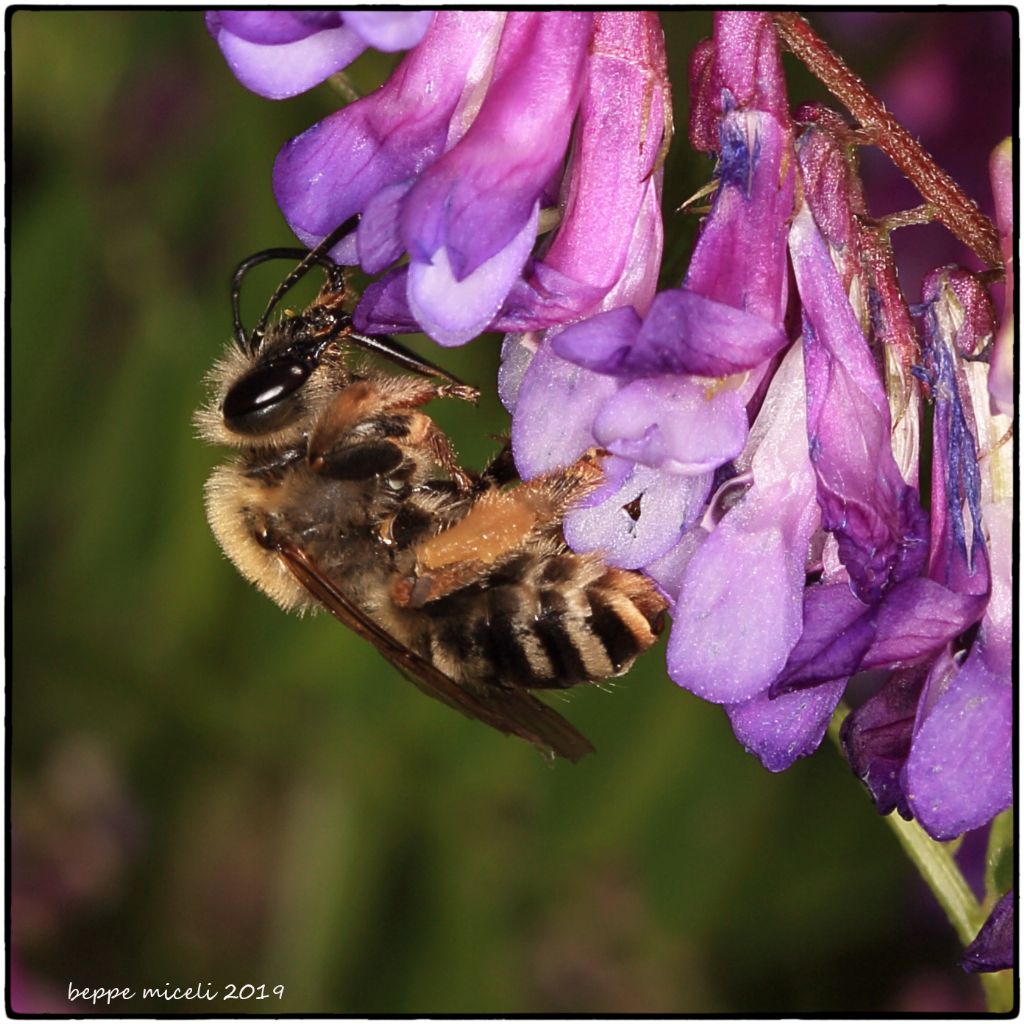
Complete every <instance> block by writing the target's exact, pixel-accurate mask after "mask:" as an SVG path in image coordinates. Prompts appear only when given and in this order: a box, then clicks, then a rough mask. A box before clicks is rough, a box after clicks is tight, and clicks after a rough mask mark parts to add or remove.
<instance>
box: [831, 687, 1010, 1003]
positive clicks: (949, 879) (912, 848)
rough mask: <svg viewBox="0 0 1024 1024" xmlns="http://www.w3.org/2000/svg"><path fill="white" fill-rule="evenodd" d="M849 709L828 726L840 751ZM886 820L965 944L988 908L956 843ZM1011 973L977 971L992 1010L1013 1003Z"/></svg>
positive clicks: (898, 820)
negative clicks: (964, 867) (957, 854)
mask: <svg viewBox="0 0 1024 1024" xmlns="http://www.w3.org/2000/svg"><path fill="white" fill-rule="evenodd" d="M849 713H850V709H849V708H848V707H847V706H846V704H845V703H842V702H841V703H840V704H839V706H838V707H837V708H836V710H835V714H833V716H832V721H831V722H830V723H829V727H828V734H829V736H830V737H831V738H832V742H833V743H834V744H835V745H836V747H837V748H838V749H839V751H840V753H843V747H842V744H841V743H840V741H839V730H840V729H841V728H842V724H843V719H845V718H846V716H847V715H848V714H849ZM885 821H886V824H887V825H888V826H889V828H891V829H892V830H893V832H894V833H895V834H896V838H897V840H899V844H900V846H902V847H903V850H904V852H905V853H906V855H907V856H908V857H909V858H910V860H911V862H912V863H913V865H914V867H916V868H917V870H918V873H919V874H920V875H921V878H923V879H924V882H925V884H926V885H927V886H928V888H929V889H931V891H932V895H933V896H934V897H935V899H936V900H937V901H938V903H939V906H940V907H942V909H943V910H944V911H945V912H946V917H947V918H948V919H949V923H950V924H951V925H952V926H953V928H954V930H955V931H956V933H957V936H958V937H959V939H960V941H961V942H962V943H963V944H964V945H965V946H966V945H967V944H968V943H970V942H971V940H972V939H973V938H974V937H975V935H977V934H978V929H979V928H981V926H982V924H984V922H985V917H986V915H987V910H986V909H985V908H983V907H982V906H981V905H980V904H979V903H978V901H977V900H976V899H975V898H974V893H973V892H972V891H971V887H970V886H969V885H968V884H967V881H966V880H965V879H964V876H963V873H962V872H961V871H960V867H959V865H958V864H957V862H956V858H955V857H954V849H955V844H953V843H940V842H937V841H936V840H934V839H932V838H931V836H929V835H928V833H927V832H925V830H924V829H923V828H921V826H920V825H919V824H918V823H917V822H916V821H904V820H903V818H901V817H900V816H899V815H898V814H895V813H892V814H887V815H886V816H885ZM1004 975H1005V976H1006V977H1004ZM1012 976H1013V972H1012V971H999V972H997V973H995V974H979V975H978V977H979V978H980V980H981V984H982V987H983V988H984V989H985V1001H986V1003H987V1005H988V1009H989V1010H991V1011H992V1012H993V1013H997V1012H1005V1011H1006V1010H1009V1009H1010V1008H1011V1007H1012V1006H1013V977H1012Z"/></svg>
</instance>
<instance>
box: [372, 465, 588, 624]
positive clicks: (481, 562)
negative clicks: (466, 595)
mask: <svg viewBox="0 0 1024 1024" xmlns="http://www.w3.org/2000/svg"><path fill="white" fill-rule="evenodd" d="M598 458H599V453H598V451H597V450H596V449H594V450H592V451H589V452H587V453H586V454H585V455H584V456H583V457H582V458H580V459H578V460H577V461H576V462H574V463H573V464H572V465H571V466H570V467H569V468H568V469H565V470H559V471H558V472H556V473H549V474H546V475H544V476H539V477H535V478H534V479H533V480H529V481H527V482H526V483H522V484H519V485H518V486H517V487H512V488H510V489H508V490H498V489H493V490H489V491H486V492H485V493H484V494H482V495H481V496H480V497H479V498H478V499H477V500H476V501H475V502H474V504H473V506H472V508H471V509H470V511H469V512H468V513H467V515H466V516H464V517H463V518H462V519H460V520H459V521H458V522H457V523H455V524H454V525H453V526H450V527H449V528H448V529H447V530H442V531H441V532H440V533H438V534H435V535H434V536H433V537H430V538H429V539H428V540H426V541H424V542H423V543H422V544H419V545H418V546H417V547H416V575H415V576H413V577H410V578H408V579H403V580H399V581H398V583H397V584H396V586H395V588H394V590H393V592H392V597H393V599H394V601H395V603H396V604H398V605H400V606H404V607H412V608H420V607H423V606H424V605H426V604H429V603H430V602H431V601H438V600H440V599H441V598H443V597H446V596H447V595H449V594H452V593H455V592H456V591H457V590H461V589H462V588H463V587H466V586H469V585H470V584H472V583H474V582H476V581H479V580H481V579H483V578H485V577H487V575H488V574H489V573H490V572H491V571H492V569H494V568H496V567H498V566H502V565H504V564H505V563H506V562H508V561H509V559H512V558H514V557H515V556H516V555H517V554H520V553H525V552H528V551H531V550H536V549H537V546H538V544H549V543H551V542H552V541H554V542H555V543H561V523H562V520H563V518H564V517H565V514H566V512H568V511H569V509H570V508H572V506H573V505H575V504H577V503H578V502H579V501H581V500H582V499H583V498H585V497H586V496H587V495H588V494H590V493H591V492H592V491H594V490H596V489H597V487H598V486H599V485H600V483H601V481H602V480H603V479H604V474H603V472H602V470H601V465H600V463H599V461H598Z"/></svg>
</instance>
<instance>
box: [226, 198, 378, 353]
mask: <svg viewBox="0 0 1024 1024" xmlns="http://www.w3.org/2000/svg"><path fill="white" fill-rule="evenodd" d="M358 223H359V215H358V214H355V215H353V216H352V217H349V219H348V220H346V221H345V222H344V223H343V224H341V225H339V226H338V227H336V228H335V229H334V230H333V231H332V232H331V233H330V234H329V235H327V236H326V237H324V238H323V239H322V240H321V241H320V242H318V243H317V244H316V245H315V246H314V247H313V248H312V249H296V248H277V249H264V250H263V251H262V252H257V253H254V254H253V255H252V256H249V257H247V258H246V259H244V260H242V262H241V263H239V264H238V267H237V268H236V269H235V272H234V274H233V275H232V278H231V313H232V317H233V321H234V330H235V343H236V344H237V345H238V347H239V348H241V349H242V350H243V351H247V352H254V351H255V350H256V348H257V347H258V346H259V342H260V338H261V337H262V336H263V334H264V332H265V331H266V329H267V320H269V319H270V314H271V313H272V312H273V310H274V307H275V306H276V305H277V304H278V303H279V302H280V301H281V297H282V296H283V295H284V294H285V292H287V291H288V289H289V288H291V287H292V286H293V285H294V284H296V283H297V282H298V281H300V280H301V279H302V278H303V277H305V276H306V274H307V273H309V271H310V270H311V269H312V268H313V267H314V266H321V267H323V268H324V270H326V271H327V277H328V280H329V281H330V283H331V286H332V287H334V288H338V289H340V288H343V287H344V286H345V272H344V270H343V269H342V268H341V267H339V266H338V265H337V264H336V263H335V262H334V261H333V260H332V259H331V258H330V257H329V256H328V255H327V253H328V252H329V251H330V250H331V249H333V248H334V246H336V245H337V244H338V242H340V241H341V239H342V238H344V237H345V236H346V235H348V234H351V233H352V232H353V231H354V230H355V228H356V225H357V224H358ZM279 259H291V260H298V261H299V262H298V263H297V264H296V266H295V268H294V269H293V270H292V271H291V272H290V273H289V274H288V276H287V277H286V278H285V279H284V280H283V281H282V282H281V283H280V284H279V285H278V286H277V288H276V289H275V290H274V294H273V295H271V297H270V301H269V302H268V303H267V308H266V309H265V310H264V311H263V315H262V316H261V317H260V319H259V322H258V323H257V324H256V326H255V327H254V328H253V331H252V334H249V333H247V332H246V330H245V327H244V325H243V324H242V313H241V294H242V279H243V278H244V277H245V275H246V274H247V273H248V272H249V271H250V270H251V269H252V268H253V267H255V266H258V265H259V264H261V263H266V262H267V261H268V260H279Z"/></svg>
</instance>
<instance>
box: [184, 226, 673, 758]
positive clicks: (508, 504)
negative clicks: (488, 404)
mask: <svg viewBox="0 0 1024 1024" xmlns="http://www.w3.org/2000/svg"><path fill="white" fill-rule="evenodd" d="M353 227H354V221H349V222H346V224H343V225H341V226H340V227H339V228H338V229H337V230H336V231H334V232H332V233H331V234H330V235H328V236H327V237H326V238H325V239H324V240H323V241H322V242H321V243H320V244H319V245H317V246H316V247H315V248H314V249H311V250H309V251H306V250H302V249H268V250H265V251H263V252H260V253H256V254H255V255H254V256H250V257H249V258H248V259H246V260H243V261H242V263H241V264H239V266H238V269H237V270H236V271H235V275H234V277H233V278H232V292H231V298H232V311H233V315H234V339H233V342H232V344H231V345H229V348H228V351H227V352H226V354H225V355H224V356H223V357H222V358H221V360H220V361H219V362H217V363H216V364H215V366H214V367H213V369H212V370H211V372H210V374H209V377H208V383H209V385H210V398H209V400H208V402H207V403H206V405H205V406H204V407H203V408H201V409H200V410H199V411H198V412H197V414H196V424H197V427H198V429H199V432H200V434H201V436H202V437H203V438H204V439H205V440H207V441H209V442H211V443H214V444H218V445H224V446H227V447H230V448H233V449H234V450H235V454H234V456H233V457H232V458H231V459H230V460H229V461H227V462H225V463H224V464H223V465H220V466H219V467H217V468H216V469H215V470H214V472H213V474H212V475H211V476H210V478H209V480H208V482H207V485H206V510H207V515H208V518H209V522H210V526H211V528H212V530H213V533H214V536H215V537H216V539H217V541H218V542H219V543H220V546H221V548H222V549H223V550H224V553H225V554H226V555H227V557H228V558H229V559H230V560H231V561H232V562H233V563H234V564H235V566H236V567H237V568H238V570H239V572H240V573H241V574H242V576H244V577H245V578H246V579H247V580H249V581H250V582H251V583H253V584H255V585H256V587H258V588H259V589H260V590H262V591H263V592H264V593H265V594H267V595H268V596H269V597H271V598H272V599H273V600H274V601H276V602H277V603H278V604H279V605H280V606H281V607H282V608H284V609H286V610H298V611H305V610H313V609H318V608H323V609H326V610H327V611H328V612H330V614H332V615H333V616H334V617H335V618H337V619H338V620H339V621H340V622H342V623H343V624H344V625H346V626H348V627H349V628H350V629H352V630H354V631H355V632H356V633H357V634H359V635H360V636H361V637H363V638H365V639H366V640H369V641H370V643H372V644H373V645H374V646H375V647H376V648H377V649H378V650H379V651H380V653H381V654H383V655H384V657H385V658H387V660H388V661H390V662H391V663H392V664H393V665H395V666H396V667H397V668H398V669H399V670H400V671H401V672H402V673H403V674H404V675H405V676H407V677H408V678H409V679H410V680H411V681H412V682H413V683H415V685H416V686H418V687H419V688H420V689H421V690H422V691H424V692H425V693H427V694H428V695H430V696H431V697H434V698H436V699H438V700H440V701H443V702H444V703H445V704H448V705H450V706H451V707H453V708H456V709H457V710H459V711H461V712H463V713H464V714H466V715H468V716H470V717H472V718H476V719H479V720H480V721H482V722H484V723H486V724H487V725H489V726H492V727H493V728H495V729H498V730H500V731H501V732H503V733H506V734H511V735H515V736H519V737H521V738H522V739H524V740H527V741H528V742H530V743H532V744H533V745H534V746H535V747H537V748H538V749H540V750H541V751H542V752H543V753H544V754H545V755H547V756H548V757H554V756H561V757H566V758H568V759H570V760H572V761H576V760H578V759H579V758H581V757H583V756H584V755H585V754H587V753H589V752H591V751H592V750H593V747H592V746H591V744H590V743H589V741H588V740H587V739H586V738H585V737H584V736H583V735H582V734H581V733H579V732H578V731H577V730H576V729H575V728H574V727H573V726H572V725H571V724H570V723H569V722H568V721H567V720H566V719H565V718H563V717H562V716H561V715H559V714H558V713H557V712H556V711H554V710H553V709H552V708H551V707H550V706H549V705H547V704H545V703H544V702H542V701H541V700H539V699H538V698H537V697H536V696H534V695H533V694H532V693H531V692H530V691H531V690H545V689H562V688H565V687H570V686H574V685H577V684H581V683H589V682H594V681H598V680H602V679H606V678H609V677H612V676H617V675H620V674H622V673H624V672H626V671H627V670H628V669H629V667H630V666H631V665H632V663H633V661H634V660H635V659H636V657H637V656H638V655H639V654H640V653H641V652H642V651H644V650H646V649H647V648H648V647H649V646H650V645H651V644H652V643H653V642H654V640H655V638H656V636H657V634H658V633H659V632H660V630H661V623H662V619H663V613H664V611H665V601H664V600H663V598H662V597H661V596H660V594H659V593H658V592H657V590H656V589H655V588H654V586H653V585H652V584H651V582H650V581H649V580H648V579H647V578H646V577H644V576H642V575H640V574H639V573H636V572H631V571H627V570H623V569H617V568H613V567H611V566H608V565H606V564H605V563H604V562H603V561H602V560H601V559H600V558H599V557H598V556H597V555H591V554H575V553H573V552H572V551H570V549H569V548H568V546H567V545H566V543H565V539H564V537H563V535H562V520H563V517H564V516H565V513H566V511H567V510H568V509H570V508H571V507H572V506H573V505H575V504H576V503H578V502H579V501H580V500H581V499H583V498H584V497H586V496H587V495H588V494H589V493H591V492H592V491H593V490H594V489H595V488H596V487H597V486H599V484H600V483H601V480H602V471H601V467H600V454H601V453H599V452H597V451H591V452H588V453H587V454H585V455H584V456H583V457H582V458H580V459H579V460H578V461H577V462H576V463H575V464H574V465H572V466H570V467H568V468H567V469H565V470H562V471H560V472H557V473H553V474H550V475H547V476H541V477H538V478H536V479H533V480H529V481H527V482H520V481H518V478H517V477H516V474H515V470H514V466H513V463H512V459H511V454H510V452H509V450H508V448H507V446H506V448H505V450H504V451H503V452H502V453H501V454H499V455H498V456H497V457H496V458H495V459H494V460H492V462H491V463H490V465H489V466H487V468H485V469H484V470H483V471H482V472H479V473H474V472H471V471H468V470H466V469H464V468H463V467H462V466H460V465H459V462H458V460H457V458H456V455H455V451H454V448H453V446H452V443H451V441H450V440H449V439H448V437H447V436H446V435H445V434H444V433H443V432H442V430H441V429H440V427H438V426H437V424H436V423H435V422H434V421H433V420H432V419H431V418H430V417H429V416H428V415H427V414H426V413H425V412H423V411H422V409H423V406H425V405H426V404H427V403H428V402H430V401H433V400H435V399H453V400H459V401H471V402H472V401H475V400H476V399H477V397H478V393H477V392H476V390H475V389H473V388H471V387H468V386H467V385H465V384H463V383H462V382H461V381H459V380H457V379H456V378H455V377H453V376H452V375H451V374H449V373H447V372H446V371H445V370H443V369H441V368H440V367H438V366H435V365H434V364H432V363H430V362H428V361H426V360H424V359H422V358H420V357H419V356H418V355H416V354H415V353H413V352H412V351H411V350H409V349H407V348H405V347H404V346H403V345H401V344H400V343H399V342H398V341H397V340H395V339H394V338H391V337H388V336H369V335H365V334H361V333H360V332H358V331H357V330H355V328H354V326H353V322H352V316H351V313H350V312H349V309H350V308H351V303H352V300H353V298H354V296H353V295H352V294H351V293H350V291H349V290H348V289H347V287H346V281H345V275H344V271H343V269H342V268H341V267H339V266H337V265H336V264H335V263H334V262H333V261H332V260H331V259H330V258H329V256H328V253H329V251H330V249H331V248H332V247H333V246H334V245H335V244H337V242H338V241H339V240H340V239H341V238H342V237H344V235H346V234H348V233H349V232H350V231H351V230H352V229H353ZM285 258H287V259H292V260H297V261H298V262H297V264H296V266H295V267H294V269H293V270H292V271H291V272H290V273H289V274H288V275H287V277H286V278H285V279H284V280H283V281H282V282H281V284H280V285H279V286H278V288H277V289H276V291H275V292H274V293H273V295H272V296H271V299H270V301H269V303H268V305H267V308H266V311H265V312H264V314H263V316H262V317H261V319H260V320H259V322H258V323H257V325H256V327H255V328H254V329H253V330H252V331H251V332H249V333H247V332H246V330H245V328H244V327H243V325H242V321H241V316H240V298H239V296H240V292H241V285H242V280H243V278H244V276H245V274H246V273H247V272H248V271H249V270H250V269H251V268H252V267H254V266H256V265H257V264H260V263H263V262H265V261H267V260H272V259H285ZM314 267H321V268H322V269H323V270H324V272H325V281H324V284H323V286H322V288H321V290H320V292H319V294H318V295H317V297H316V298H315V300H314V301H313V302H312V303H311V304H310V306H309V307H308V308H307V309H305V310H304V311H303V312H301V313H296V312H294V311H286V312H285V314H284V315H283V316H281V317H280V318H279V319H277V320H276V322H274V323H272V324H271V323H270V317H271V314H272V313H273V310H274V309H275V307H276V306H277V305H278V303H279V302H280V300H281V299H282V297H283V296H284V294H285V292H287V291H288V290H289V289H290V288H291V287H292V285H294V284H295V283H296V282H297V281H298V280H299V279H300V278H302V277H303V276H305V275H306V274H307V273H308V272H309V271H310V270H311V269H312V268H314ZM360 351H362V352H363V353H366V352H369V353H375V354H376V355H377V356H379V357H383V359H385V360H387V361H389V362H390V363H392V364H394V365H396V366H397V367H400V368H401V370H402V371H407V372H399V373H395V372H391V371H389V370H386V369H384V368H381V367H380V366H378V365H376V364H375V363H374V361H373V360H372V359H367V358H366V357H365V355H364V356H361V357H359V353H360ZM357 357H358V358H357Z"/></svg>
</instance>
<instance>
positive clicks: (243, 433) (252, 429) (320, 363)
mask: <svg viewBox="0 0 1024 1024" xmlns="http://www.w3.org/2000/svg"><path fill="white" fill-rule="evenodd" d="M336 355H337V353H336V352H335V347H334V346H332V344H331V337H330V336H325V335H324V334H314V333H312V332H311V331H310V329H309V325H308V324H306V323H305V321H304V318H303V317H301V316H292V317H286V318H285V319H284V320H282V322H281V323H280V324H277V325H275V326H274V327H272V328H271V329H270V330H269V331H268V332H267V335H266V337H265V338H264V339H263V340H262V344H260V346H259V347H258V348H257V349H256V350H255V351H247V350H245V349H241V348H239V347H237V346H232V347H231V349H229V351H228V352H227V353H226V354H225V356H224V358H223V359H221V360H220V361H219V362H218V363H217V364H216V365H215V366H214V367H213V369H212V370H211V372H210V375H209V382H210V385H211V392H212V393H211V400H210V402H209V403H208V404H207V405H206V406H204V407H203V408H202V409H200V410H199V412H198V413H197V414H196V425H197V426H198V427H199V432H200V433H201V434H202V436H203V437H205V438H206V440H208V441H212V442H214V443H215V444H227V445H230V446H233V447H249V446H256V447H264V446H277V445H282V444H285V445H287V444H290V443H292V442H294V441H297V440H298V439H299V437H300V436H301V435H302V434H303V433H304V432H306V431H307V430H308V427H309V423H310V420H311V418H312V416H313V415H315V413H316V412H317V410H319V408H320V406H321V404H322V401H323V398H324V396H325V395H327V394H329V393H330V391H331V390H332V388H336V387H337V386H338V383H339V382H338V381H337V380H336V378H337V376H338V373H339V372H342V368H341V366H340V363H339V361H338V359H337V358H335V356H336Z"/></svg>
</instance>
